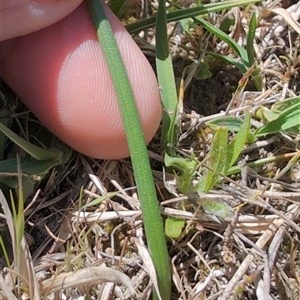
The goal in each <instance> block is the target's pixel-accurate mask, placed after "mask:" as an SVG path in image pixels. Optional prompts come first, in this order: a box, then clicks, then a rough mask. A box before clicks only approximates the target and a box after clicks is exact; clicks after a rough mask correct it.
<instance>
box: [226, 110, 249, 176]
mask: <svg viewBox="0 0 300 300" xmlns="http://www.w3.org/2000/svg"><path fill="white" fill-rule="evenodd" d="M249 131H250V114H247V115H246V118H245V121H244V123H243V125H242V126H241V128H240V130H239V131H238V133H237V135H236V136H235V137H234V139H233V140H232V141H231V143H230V144H229V145H228V148H227V155H228V157H227V161H228V163H227V164H226V166H225V167H224V169H223V173H224V174H226V172H227V171H228V169H229V168H230V167H231V166H232V165H233V164H234V163H235V161H236V160H237V158H238V157H239V155H240V153H241V151H242V149H243V147H244V146H245V144H246V142H247V139H248V135H249Z"/></svg>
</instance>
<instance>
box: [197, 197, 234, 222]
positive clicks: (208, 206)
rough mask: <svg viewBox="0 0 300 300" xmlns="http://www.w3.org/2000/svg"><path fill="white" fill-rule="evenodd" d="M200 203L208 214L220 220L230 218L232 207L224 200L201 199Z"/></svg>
mask: <svg viewBox="0 0 300 300" xmlns="http://www.w3.org/2000/svg"><path fill="white" fill-rule="evenodd" d="M200 205H201V206H202V208H203V209H204V211H205V213H207V214H208V215H213V216H215V217H218V218H220V219H221V220H224V219H226V218H227V219H228V218H231V217H232V216H233V209H232V207H230V206H229V205H228V204H227V203H226V202H225V201H221V200H215V199H201V200H200Z"/></svg>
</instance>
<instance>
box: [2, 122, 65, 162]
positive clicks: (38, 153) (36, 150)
mask: <svg viewBox="0 0 300 300" xmlns="http://www.w3.org/2000/svg"><path fill="white" fill-rule="evenodd" d="M0 131H2V132H3V133H4V134H5V135H6V136H7V137H8V138H9V139H10V140H12V141H13V142H14V143H15V144H17V145H18V146H19V147H20V148H22V149H23V150H24V151H25V152H27V153H28V154H30V155H31V156H32V157H34V158H35V159H37V160H49V159H60V158H61V155H62V152H61V151H59V150H57V149H52V150H46V149H44V148H41V147H38V146H36V145H33V144H31V143H29V142H27V141H26V140H25V139H23V138H21V137H20V136H18V135H17V134H16V133H14V132H13V131H12V130H10V129H9V128H8V127H6V126H5V125H4V124H3V123H0Z"/></svg>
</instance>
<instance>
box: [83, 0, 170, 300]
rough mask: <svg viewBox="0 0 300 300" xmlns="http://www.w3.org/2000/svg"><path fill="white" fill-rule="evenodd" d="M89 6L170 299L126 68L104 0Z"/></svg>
mask: <svg viewBox="0 0 300 300" xmlns="http://www.w3.org/2000/svg"><path fill="white" fill-rule="evenodd" d="M88 6H89V10H90V13H91V16H92V19H93V22H94V25H95V27H96V30H97V37H98V40H99V42H100V45H101V48H102V50H103V53H104V55H105V57H106V60H107V64H108V68H109V71H110V74H111V77H112V79H113V84H114V87H115V91H116V94H117V97H118V104H119V108H120V112H121V116H122V120H123V125H124V128H125V133H126V137H127V141H128V146H129V151H130V156H131V161H132V165H133V170H134V175H135V180H136V185H137V190H138V195H139V198H140V202H141V209H142V214H143V220H144V228H145V232H146V237H147V241H148V247H149V251H150V254H151V256H152V259H153V263H154V266H155V269H156V272H157V278H158V284H159V289H160V291H159V292H160V294H161V296H162V298H163V299H164V300H168V299H169V298H170V293H171V274H170V264H169V255H168V249H167V245H166V240H165V234H164V228H163V223H162V218H161V215H160V208H159V205H158V200H157V195H156V190H155V186H154V181H153V176H152V170H151V166H150V161H149V157H148V152H147V147H146V144H145V139H144V134H143V130H142V126H141V123H140V118H139V115H138V111H137V108H136V104H135V100H134V96H133V93H132V90H131V86H130V83H129V80H128V76H127V73H126V69H125V66H124V63H123V61H122V58H121V55H120V52H119V49H118V46H117V43H116V41H115V37H114V33H113V31H112V29H111V26H110V24H109V21H108V19H107V16H106V14H105V11H104V7H103V4H102V2H101V1H97V0H89V1H88Z"/></svg>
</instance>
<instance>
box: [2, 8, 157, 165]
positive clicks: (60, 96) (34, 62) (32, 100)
mask: <svg viewBox="0 0 300 300" xmlns="http://www.w3.org/2000/svg"><path fill="white" fill-rule="evenodd" d="M109 18H110V20H111V22H112V27H113V29H114V31H115V35H116V39H117V43H118V46H119V48H120V52H121V55H122V58H123V60H124V63H125V66H126V70H127V73H128V76H129V78H130V83H131V86H132V89H133V93H134V96H135V99H136V103H137V108H138V111H139V114H140V119H141V122H142V125H143V129H144V135H145V140H146V141H147V142H149V141H150V140H151V138H152V137H153V135H154V134H155V132H156V130H157V128H158V126H159V123H160V119H161V105H160V97H159V91H158V86H157V81H156V78H155V75H154V73H153V71H152V68H151V66H150V65H149V63H148V61H147V60H146V58H145V56H144V55H143V53H142V52H141V51H140V49H139V48H138V47H137V45H136V44H135V43H134V41H133V40H132V38H131V37H130V35H129V34H128V33H127V32H126V30H125V28H124V27H123V26H122V25H121V23H120V22H119V21H118V20H117V18H116V17H114V16H113V15H112V14H111V13H109ZM12 41H13V42H11V41H10V42H9V41H7V42H5V43H7V48H9V47H10V49H6V52H7V53H8V54H7V56H6V57H5V58H4V59H3V61H2V72H3V73H2V75H3V77H4V79H5V80H6V81H7V83H8V84H9V85H10V86H11V87H12V88H13V89H14V90H15V92H17V93H18V94H19V96H20V97H21V99H22V100H23V101H25V103H26V104H27V105H28V107H29V108H30V109H31V110H33V111H34V112H35V114H36V115H37V116H38V118H39V119H40V120H41V121H42V122H43V123H44V124H45V126H47V127H48V128H49V129H50V130H51V131H52V132H53V133H54V134H56V135H57V136H58V137H59V138H61V139H62V140H63V141H65V142H66V143H67V144H69V145H70V146H72V147H73V148H74V149H76V150H78V151H79V152H82V153H84V154H86V155H88V156H92V157H96V158H104V159H118V158H123V157H126V156H128V155H129V152H128V147H127V142H126V137H125V133H124V130H123V125H122V120H121V116H120V113H119V109H118V103H117V98H116V94H115V91H114V87H113V83H112V80H111V77H110V74H109V71H108V68H107V64H106V61H105V58H104V56H103V53H102V50H101V48H100V47H99V44H98V40H97V38H96V35H95V29H94V28H93V24H92V22H91V20H90V19H89V14H88V11H87V9H86V6H85V4H82V5H81V6H80V7H78V8H77V9H76V10H75V11H74V12H73V13H72V14H71V15H69V16H68V17H66V18H65V19H63V20H62V21H60V22H58V23H56V24H54V25H52V26H50V27H48V28H45V29H43V30H41V31H39V32H36V33H35V34H30V35H27V36H24V37H20V38H17V39H15V40H12ZM5 43H4V44H5ZM12 44H13V45H12Z"/></svg>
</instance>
